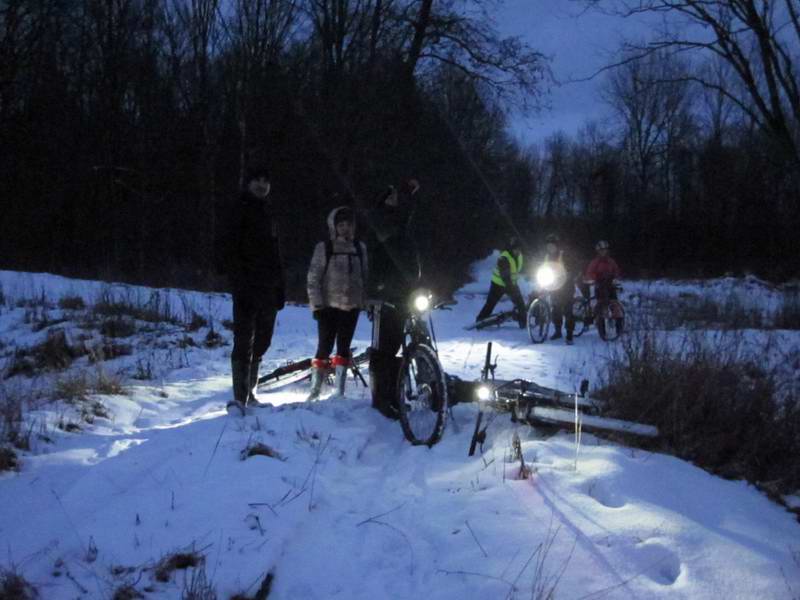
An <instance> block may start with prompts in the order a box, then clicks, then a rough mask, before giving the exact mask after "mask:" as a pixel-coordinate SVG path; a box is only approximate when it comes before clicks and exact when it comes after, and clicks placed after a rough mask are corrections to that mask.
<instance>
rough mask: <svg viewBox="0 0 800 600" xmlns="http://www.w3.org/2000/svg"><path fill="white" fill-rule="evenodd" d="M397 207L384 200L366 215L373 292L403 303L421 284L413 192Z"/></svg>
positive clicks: (391, 300) (371, 288)
mask: <svg viewBox="0 0 800 600" xmlns="http://www.w3.org/2000/svg"><path fill="white" fill-rule="evenodd" d="M404 200H405V201H403V202H401V204H400V205H399V206H397V207H394V206H389V205H388V204H386V203H385V202H383V201H381V202H380V203H379V204H378V206H376V207H375V208H374V209H373V210H371V211H369V212H368V213H367V215H366V218H367V224H368V227H369V229H370V230H371V231H370V240H371V244H370V271H369V272H370V284H369V290H370V293H371V294H372V295H374V296H376V297H377V298H380V299H382V300H386V301H388V302H392V303H394V304H397V303H402V302H404V301H405V300H407V298H408V296H409V294H410V293H411V292H412V291H413V288H414V287H416V286H417V285H419V269H420V267H419V256H418V253H417V246H416V241H415V235H414V212H415V211H414V206H415V205H414V196H411V197H409V198H407V199H404Z"/></svg>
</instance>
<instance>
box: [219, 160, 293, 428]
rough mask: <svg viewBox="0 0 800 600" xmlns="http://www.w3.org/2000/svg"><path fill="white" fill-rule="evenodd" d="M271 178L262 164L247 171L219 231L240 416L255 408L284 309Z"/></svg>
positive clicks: (234, 396)
mask: <svg viewBox="0 0 800 600" xmlns="http://www.w3.org/2000/svg"><path fill="white" fill-rule="evenodd" d="M270 190H271V185H270V176H269V172H268V170H267V168H266V167H265V166H264V165H261V164H256V165H253V166H250V167H249V168H248V170H247V174H246V176H245V179H244V189H243V190H242V192H241V193H240V195H239V199H238V202H236V203H235V204H234V205H233V207H232V208H231V209H230V210H229V211H227V213H226V214H225V215H224V216H225V217H226V222H225V223H221V227H220V230H221V231H220V240H219V243H220V246H221V247H220V249H219V250H220V252H219V260H220V261H221V263H222V264H220V265H219V267H220V270H222V271H224V272H225V273H226V274H227V276H228V279H229V285H230V288H231V291H232V295H233V351H232V352H231V379H232V384H233V401H232V402H229V403H228V407H229V408H232V407H236V408H238V409H239V410H240V411H241V412H242V413H243V412H244V410H245V407H246V406H247V405H248V404H249V405H256V404H258V400H257V399H256V397H255V395H254V389H255V387H256V383H257V382H258V369H259V366H260V365H261V358H262V356H264V354H265V353H266V351H267V349H268V348H269V346H270V344H271V342H272V333H273V330H274V328H275V318H276V316H277V314H278V311H279V310H281V309H282V308H283V307H284V305H285V300H286V297H285V287H284V271H283V264H282V260H281V252H280V244H279V240H278V223H277V215H276V212H275V207H274V206H273V205H272V203H271V202H270V201H269V193H270Z"/></svg>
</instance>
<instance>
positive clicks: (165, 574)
mask: <svg viewBox="0 0 800 600" xmlns="http://www.w3.org/2000/svg"><path fill="white" fill-rule="evenodd" d="M204 562H205V557H204V556H203V555H202V554H199V553H197V552H176V553H175V554H170V555H169V556H165V557H164V558H162V559H161V560H160V561H159V563H158V564H157V565H156V567H155V570H154V575H155V578H156V580H158V581H161V582H167V581H169V580H170V577H172V573H173V571H177V570H179V569H188V568H190V567H198V566H200V565H202V564H203V563H204Z"/></svg>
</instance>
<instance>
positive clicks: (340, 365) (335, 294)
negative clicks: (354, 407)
mask: <svg viewBox="0 0 800 600" xmlns="http://www.w3.org/2000/svg"><path fill="white" fill-rule="evenodd" d="M328 230H329V232H330V240H328V241H326V242H319V243H318V244H317V245H316V247H315V248H314V255H313V256H312V258H311V266H310V267H309V269H308V300H309V306H310V307H311V311H312V313H313V315H314V318H315V319H316V321H317V331H318V334H319V341H318V343H317V352H316V354H315V355H314V359H313V360H312V367H313V368H312V371H311V391H310V393H309V396H308V400H309V401H313V400H316V399H318V398H319V394H320V390H321V388H322V382H323V380H324V378H325V374H326V373H327V371H328V369H329V368H330V367H331V366H332V367H334V369H335V372H336V393H337V394H338V395H344V387H345V381H346V379H347V368H348V367H349V366H350V362H351V360H352V357H351V355H350V342H351V341H352V339H353V333H354V332H355V329H356V324H357V323H358V315H359V313H360V312H361V309H362V308H364V306H365V304H366V282H367V248H366V246H365V245H364V244H363V243H362V242H360V241H358V240H357V239H356V238H355V231H356V225H355V214H354V212H353V210H352V209H351V208H349V207H347V206H340V207H338V208H335V209H333V210H332V211H331V213H330V214H329V215H328ZM334 344H336V354H335V355H334V356H333V357H332V358H329V357H330V353H331V351H332V350H333V346H334Z"/></svg>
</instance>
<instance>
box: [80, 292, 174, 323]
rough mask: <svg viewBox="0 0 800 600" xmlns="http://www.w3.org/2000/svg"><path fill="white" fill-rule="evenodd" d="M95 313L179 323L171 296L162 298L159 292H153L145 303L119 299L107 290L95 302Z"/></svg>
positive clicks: (155, 321) (128, 297) (149, 321)
mask: <svg viewBox="0 0 800 600" xmlns="http://www.w3.org/2000/svg"><path fill="white" fill-rule="evenodd" d="M93 311H94V312H95V314H98V315H102V316H106V317H117V318H121V317H132V318H134V319H137V320H139V321H147V322H148V323H172V324H178V323H179V320H178V318H177V317H176V316H175V314H174V312H173V310H172V304H171V302H170V299H169V295H167V294H164V295H163V296H162V294H161V293H160V292H159V291H158V290H154V291H153V292H151V293H150V298H149V299H148V300H147V301H143V300H142V299H141V298H140V297H136V298H135V299H133V298H131V297H130V296H127V297H126V298H118V297H115V296H114V295H113V294H112V293H111V292H110V291H108V290H106V291H104V292H103V293H102V294H101V295H100V297H99V298H98V300H97V301H96V302H95V304H94V306H93Z"/></svg>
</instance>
